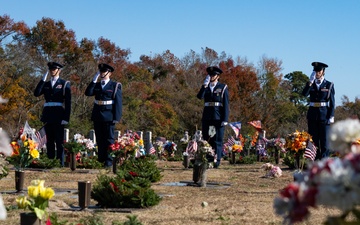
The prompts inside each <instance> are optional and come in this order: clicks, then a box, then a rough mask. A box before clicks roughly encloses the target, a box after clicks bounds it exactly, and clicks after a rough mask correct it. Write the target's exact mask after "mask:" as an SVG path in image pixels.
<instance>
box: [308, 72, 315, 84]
mask: <svg viewBox="0 0 360 225" xmlns="http://www.w3.org/2000/svg"><path fill="white" fill-rule="evenodd" d="M315 75H316V72H315V71H312V73H311V75H310V77H309V79H310V83H314V81H315Z"/></svg>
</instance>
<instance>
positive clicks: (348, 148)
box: [329, 119, 360, 155]
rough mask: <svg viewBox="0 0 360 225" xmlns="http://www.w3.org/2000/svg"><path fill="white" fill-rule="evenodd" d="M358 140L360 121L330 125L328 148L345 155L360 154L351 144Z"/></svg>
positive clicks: (342, 121) (345, 121) (346, 121)
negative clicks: (350, 153)
mask: <svg viewBox="0 0 360 225" xmlns="http://www.w3.org/2000/svg"><path fill="white" fill-rule="evenodd" d="M359 138H360V121H359V120H358V119H346V120H341V121H339V122H336V123H335V124H334V125H332V127H331V130H330V134H329V139H330V148H331V149H333V150H334V151H337V152H339V153H340V154H342V155H345V154H346V153H349V152H354V153H357V152H358V153H360V152H359V151H358V150H359V149H358V148H356V146H354V147H353V148H352V144H353V143H354V142H355V141H357V140H358V139H359Z"/></svg>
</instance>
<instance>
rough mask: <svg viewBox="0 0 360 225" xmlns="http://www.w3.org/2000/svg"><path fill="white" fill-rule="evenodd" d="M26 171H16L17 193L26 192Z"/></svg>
mask: <svg viewBox="0 0 360 225" xmlns="http://www.w3.org/2000/svg"><path fill="white" fill-rule="evenodd" d="M24 180H25V171H18V170H15V189H16V191H17V192H21V191H23V190H24Z"/></svg>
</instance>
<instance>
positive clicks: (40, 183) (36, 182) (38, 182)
mask: <svg viewBox="0 0 360 225" xmlns="http://www.w3.org/2000/svg"><path fill="white" fill-rule="evenodd" d="M44 183H45V180H32V181H31V185H32V186H41V187H44Z"/></svg>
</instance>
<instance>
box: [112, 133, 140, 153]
mask: <svg viewBox="0 0 360 225" xmlns="http://www.w3.org/2000/svg"><path fill="white" fill-rule="evenodd" d="M143 145H144V144H143V141H142V139H141V138H140V136H139V134H137V133H136V132H132V131H127V132H126V133H125V134H124V135H122V136H121V137H120V138H119V139H118V140H115V142H114V144H111V145H110V146H109V151H110V155H111V157H113V158H125V159H126V158H128V157H129V156H135V155H136V152H137V151H139V150H140V149H141V148H143Z"/></svg>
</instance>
